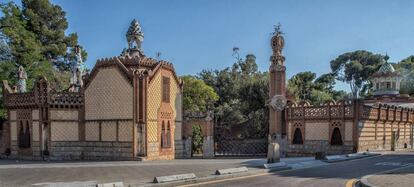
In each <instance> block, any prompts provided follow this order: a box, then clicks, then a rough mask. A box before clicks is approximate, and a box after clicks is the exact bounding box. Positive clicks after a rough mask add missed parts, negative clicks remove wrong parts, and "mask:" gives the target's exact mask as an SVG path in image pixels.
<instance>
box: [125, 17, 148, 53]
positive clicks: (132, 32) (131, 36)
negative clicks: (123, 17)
mask: <svg viewBox="0 0 414 187" xmlns="http://www.w3.org/2000/svg"><path fill="white" fill-rule="evenodd" d="M126 38H127V42H128V47H129V49H138V50H139V51H141V50H142V49H141V43H142V42H143V41H144V33H143V32H142V29H141V25H140V24H139V22H138V21H137V20H136V19H134V20H132V22H131V24H130V26H129V29H128V32H127V33H126ZM134 42H135V46H134V45H133V44H134Z"/></svg>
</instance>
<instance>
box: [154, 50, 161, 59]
mask: <svg viewBox="0 0 414 187" xmlns="http://www.w3.org/2000/svg"><path fill="white" fill-rule="evenodd" d="M155 59H157V61H159V60H160V59H161V52H159V51H157V52H156V53H155Z"/></svg>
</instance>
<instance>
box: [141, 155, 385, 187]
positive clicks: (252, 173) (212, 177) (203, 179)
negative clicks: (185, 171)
mask: <svg viewBox="0 0 414 187" xmlns="http://www.w3.org/2000/svg"><path fill="white" fill-rule="evenodd" d="M379 155H381V154H369V155H363V156H358V157H354V158H346V159H340V160H339V159H336V160H331V161H328V160H321V161H323V162H326V163H335V162H342V161H349V160H356V159H362V158H368V157H373V156H379ZM311 167H316V166H311ZM306 168H309V167H306ZM299 169H303V168H299ZM286 170H295V169H294V168H292V167H291V166H289V165H287V166H284V167H275V168H269V169H255V170H253V171H251V170H249V171H246V172H241V173H232V174H225V175H210V176H205V177H197V178H195V179H188V180H182V181H174V182H167V183H148V184H144V185H139V186H145V187H155V186H157V187H158V186H162V187H169V186H180V185H183V186H186V185H189V186H191V185H197V184H198V183H203V182H210V181H215V180H224V179H231V178H238V177H246V176H252V177H253V176H255V175H265V174H267V173H271V172H277V171H286ZM133 186H138V185H133Z"/></svg>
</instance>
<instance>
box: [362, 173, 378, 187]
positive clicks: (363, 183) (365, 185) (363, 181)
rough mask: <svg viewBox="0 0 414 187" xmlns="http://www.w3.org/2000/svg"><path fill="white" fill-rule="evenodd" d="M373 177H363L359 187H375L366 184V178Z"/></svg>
mask: <svg viewBox="0 0 414 187" xmlns="http://www.w3.org/2000/svg"><path fill="white" fill-rule="evenodd" d="M372 176H374V175H365V176H363V177H362V178H361V180H359V186H361V187H375V185H373V184H371V183H369V182H368V178H369V177H372Z"/></svg>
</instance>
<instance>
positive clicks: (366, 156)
mask: <svg viewBox="0 0 414 187" xmlns="http://www.w3.org/2000/svg"><path fill="white" fill-rule="evenodd" d="M379 155H381V154H379V153H372V154H369V155H361V156H355V157H346V158H343V159H332V160H322V161H324V162H327V163H335V162H343V161H349V160H356V159H361V158H369V157H374V156H379Z"/></svg>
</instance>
